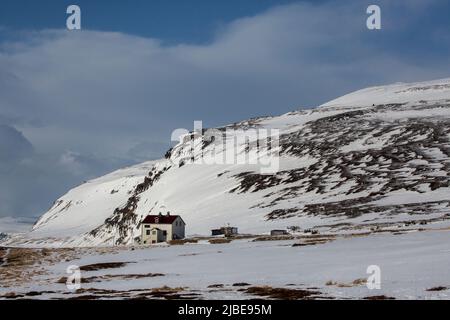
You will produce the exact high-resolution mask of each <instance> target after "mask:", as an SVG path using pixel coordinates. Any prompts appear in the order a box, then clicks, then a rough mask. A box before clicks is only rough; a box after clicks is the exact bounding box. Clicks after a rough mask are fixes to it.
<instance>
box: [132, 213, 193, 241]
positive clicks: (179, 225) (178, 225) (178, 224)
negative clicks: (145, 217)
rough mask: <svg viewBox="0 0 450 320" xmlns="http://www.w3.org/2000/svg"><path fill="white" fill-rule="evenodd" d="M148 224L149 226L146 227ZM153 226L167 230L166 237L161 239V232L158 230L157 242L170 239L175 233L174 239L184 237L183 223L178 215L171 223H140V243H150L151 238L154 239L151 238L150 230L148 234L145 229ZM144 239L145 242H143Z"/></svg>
mask: <svg viewBox="0 0 450 320" xmlns="http://www.w3.org/2000/svg"><path fill="white" fill-rule="evenodd" d="M147 226H149V227H150V228H146V227H147ZM153 228H158V229H160V230H162V231H166V232H167V237H166V239H165V240H164V239H162V237H163V236H162V232H160V235H159V238H158V240H157V241H158V242H162V241H170V240H173V239H174V235H176V237H175V238H176V239H183V238H184V237H185V224H184V222H183V220H182V219H181V218H180V217H177V218H176V219H175V221H174V222H173V224H156V223H147V224H142V226H141V243H142V244H150V243H152V242H151V241H152V240H155V238H153V239H152V234H151V232H150V235H147V230H151V229H153ZM145 241H146V242H145Z"/></svg>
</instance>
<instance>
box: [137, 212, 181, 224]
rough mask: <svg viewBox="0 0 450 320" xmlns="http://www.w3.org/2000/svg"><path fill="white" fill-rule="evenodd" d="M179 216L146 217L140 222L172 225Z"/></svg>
mask: <svg viewBox="0 0 450 320" xmlns="http://www.w3.org/2000/svg"><path fill="white" fill-rule="evenodd" d="M178 217H179V216H172V215H170V216H168V215H164V214H163V215H148V216H146V217H145V219H144V220H143V221H142V223H152V224H172V223H173V222H174V221H175V219H176V218H178Z"/></svg>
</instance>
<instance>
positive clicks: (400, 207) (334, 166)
mask: <svg viewBox="0 0 450 320" xmlns="http://www.w3.org/2000/svg"><path fill="white" fill-rule="evenodd" d="M227 129H228V130H231V129H234V130H237V131H234V135H233V136H232V137H227V138H228V139H232V138H234V137H235V135H236V136H237V138H239V135H240V134H242V131H239V130H248V129H255V130H256V129H257V130H261V129H279V130H280V138H279V147H278V148H276V150H275V149H271V148H269V147H267V146H266V147H264V146H263V147H261V145H262V144H261V143H260V141H253V142H252V141H248V142H246V141H245V140H243V141H244V142H243V143H241V144H240V145H237V147H236V150H237V152H238V154H239V155H242V156H247V157H248V158H249V159H251V158H252V157H256V159H259V158H263V157H264V156H265V155H267V154H268V153H271V152H274V151H277V152H279V155H280V157H279V170H278V171H276V172H271V173H265V172H261V166H260V165H257V164H198V163H195V162H198V161H197V160H198V157H200V156H201V155H204V154H207V153H209V152H213V151H215V152H217V147H218V142H217V141H216V140H211V139H207V138H205V137H203V136H202V135H200V134H198V133H196V134H194V133H191V134H188V135H186V136H184V137H183V141H182V142H181V143H179V144H178V145H176V146H175V147H174V148H173V149H171V150H169V151H168V153H167V154H166V157H165V158H164V159H161V160H158V161H151V162H145V163H142V164H139V165H136V166H133V167H129V168H124V169H121V170H117V171H115V172H113V173H110V174H108V175H105V176H103V177H100V178H97V179H94V180H90V181H88V182H86V183H84V184H82V185H80V186H78V187H76V188H74V189H72V190H70V191H69V192H68V193H67V194H65V195H64V196H62V197H61V198H59V199H57V200H56V201H55V203H54V204H53V206H52V207H51V208H50V209H49V210H48V212H46V213H45V214H43V215H42V217H41V218H40V219H39V221H38V222H37V223H36V224H35V225H34V226H33V229H32V231H31V232H29V233H23V234H17V235H13V236H10V237H9V238H7V239H6V240H3V243H2V244H3V245H8V244H14V245H21V246H105V245H106V246H108V245H113V244H132V243H134V239H135V238H136V237H137V236H138V234H139V224H140V221H141V220H142V219H143V218H144V217H145V216H146V215H147V214H149V213H151V214H157V213H158V212H163V213H165V212H167V211H170V212H171V213H173V214H179V215H181V216H182V217H183V219H184V220H185V221H186V223H187V228H186V232H187V234H188V235H207V234H209V232H210V229H212V228H215V227H219V226H222V225H225V224H227V223H230V224H231V225H235V226H237V227H239V231H240V232H241V233H266V232H268V231H270V230H271V229H274V228H286V227H289V226H298V227H300V229H301V230H305V229H311V228H313V229H318V230H320V232H324V231H333V232H337V233H346V232H354V231H355V230H357V231H360V232H364V231H367V230H373V229H374V228H379V227H396V226H398V225H402V226H403V225H405V224H407V225H408V224H410V223H411V222H414V223H421V224H422V225H423V226H426V225H430V224H432V223H437V222H446V221H448V219H449V218H450V215H449V213H450V207H449V203H450V158H449V157H450V79H444V80H436V81H430V82H422V83H414V84H394V85H388V86H380V87H373V88H367V89H363V90H360V91H356V92H354V93H350V94H348V95H345V96H343V97H340V98H337V99H335V100H332V101H330V102H328V103H325V104H323V105H322V106H320V107H318V108H314V109H309V110H299V111H294V112H290V113H287V114H284V115H281V116H277V117H264V118H256V119H251V120H248V121H242V122H239V123H235V124H232V125H229V126H225V127H222V128H217V130H218V131H219V132H224V131H225V130H227ZM238 140H239V139H238ZM227 151H230V150H227V149H226V148H225V149H224V150H221V151H220V152H219V153H224V154H225V153H226V152H227ZM256 151H258V153H257V152H256Z"/></svg>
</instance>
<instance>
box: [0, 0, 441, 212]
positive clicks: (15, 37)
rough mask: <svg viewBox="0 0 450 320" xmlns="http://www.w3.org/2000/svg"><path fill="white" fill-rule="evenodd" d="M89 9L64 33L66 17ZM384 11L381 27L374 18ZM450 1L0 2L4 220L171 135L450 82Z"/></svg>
mask: <svg viewBox="0 0 450 320" xmlns="http://www.w3.org/2000/svg"><path fill="white" fill-rule="evenodd" d="M70 4H77V5H79V7H80V8H81V27H82V29H81V30H72V31H70V30H67V29H66V19H67V17H68V15H67V14H66V8H67V6H68V5H70ZM370 4H377V5H379V6H380V8H381V21H382V27H381V30H369V29H367V27H366V19H367V17H368V15H367V13H366V9H367V7H368V5H370ZM449 12H450V2H448V1H446V0H442V1H440V0H431V1H421V0H398V1H387V0H386V1H364V0H363V1H361V0H354V1H342V0H341V1H288V0H285V1H275V0H239V1H238V0H227V1H219V0H216V1H212V0H192V1H173V0H165V1H162V0H161V1H157V0H152V1H147V0H145V1H144V0H132V1H103V0H95V1H93V0H89V1H75V0H72V1H63V0H47V1H46V0H42V1H39V2H37V1H33V2H31V1H25V0H14V1H13V0H2V1H1V2H0V217H38V216H40V215H41V214H42V213H43V212H44V211H45V210H46V209H47V208H48V207H50V206H51V204H52V202H53V201H54V200H56V199H57V198H58V197H59V196H61V195H63V194H64V193H66V192H67V191H68V190H69V189H70V188H72V187H74V186H76V185H78V184H79V183H82V182H83V181H85V180H87V179H91V178H94V177H97V176H100V175H102V174H105V173H107V172H109V171H111V170H114V169H118V168H120V167H123V166H127V165H131V164H135V163H139V162H142V161H146V160H150V159H157V158H160V157H162V156H163V154H164V152H165V151H166V150H167V149H168V148H169V147H170V145H171V141H170V136H171V132H172V131H173V130H174V129H177V128H186V129H188V130H192V129H193V122H194V120H201V121H203V125H204V127H214V126H219V125H225V124H228V123H232V122H235V121H240V120H244V119H248V118H251V117H256V116H264V115H278V114H282V113H285V112H288V111H292V110H296V109H300V108H306V107H314V106H317V105H320V104H321V103H324V102H326V101H328V100H331V99H333V98H336V97H338V96H340V95H343V94H346V93H348V92H351V91H354V90H357V89H360V88H363V87H367V86H373V85H380V84H388V83H394V82H400V81H401V82H415V81H422V80H431V79H439V78H448V77H450V71H449V70H450V68H449V66H450V55H449V53H450V50H449V49H450V31H449V30H450V28H449V27H450V16H449V14H448V13H449Z"/></svg>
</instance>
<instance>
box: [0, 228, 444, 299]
mask: <svg viewBox="0 0 450 320" xmlns="http://www.w3.org/2000/svg"><path fill="white" fill-rule="evenodd" d="M317 237H319V238H317ZM254 239H255V238H246V239H236V240H233V241H232V242H230V243H224V244H211V243H209V242H208V241H207V240H206V239H205V240H200V241H198V242H197V243H191V244H184V245H175V246H160V247H151V248H129V247H128V248H125V247H122V248H119V247H115V248H90V249H88V248H78V249H75V248H74V249H43V250H44V251H43V252H41V251H42V250H41V249H17V250H34V251H35V252H40V255H41V256H39V255H37V256H36V260H39V261H34V262H33V263H31V265H28V266H26V264H27V263H26V262H24V263H25V269H21V268H20V265H19V264H14V263H13V261H12V260H8V257H6V258H5V256H7V255H8V254H9V255H10V256H11V255H13V251H12V250H14V249H11V251H10V252H6V250H3V261H4V263H3V266H1V267H0V273H1V274H2V277H1V278H0V281H1V282H2V283H1V286H0V295H1V296H2V297H3V298H8V297H9V298H22V297H25V298H27V297H29V296H32V297H33V298H38V299H50V298H63V299H65V298H116V299H123V298H195V299H230V298H233V299H250V298H255V294H256V295H264V294H267V295H265V296H262V298H286V297H287V296H283V295H278V296H277V295H272V296H271V295H270V294H269V293H265V292H266V291H267V292H272V291H270V290H268V287H266V286H269V287H271V288H284V291H281V293H282V294H289V293H291V294H294V295H293V296H292V295H291V298H292V297H294V298H301V297H302V296H303V295H305V296H304V297H305V298H313V299H328V298H338V299H339V298H340V299H342V298H357V299H359V298H367V297H374V296H385V297H394V298H396V299H449V298H450V269H449V268H448V266H449V265H450V246H449V243H450V228H448V226H445V225H443V224H436V225H435V226H433V229H428V230H424V231H412V232H381V233H376V234H369V235H359V236H350V235H348V236H343V235H340V236H337V237H333V236H331V237H327V236H325V235H319V236H317V235H316V236H315V237H313V236H309V237H305V236H302V237H300V238H297V239H290V240H277V241H254ZM314 239H316V240H317V241H315V240H314ZM320 239H322V240H323V239H325V241H322V240H320ZM311 241H312V244H311V245H303V246H298V245H297V246H293V244H299V243H303V244H305V243H308V242H310V243H311ZM321 242H323V243H321ZM30 252H31V251H30ZM28 256H32V254H31V255H30V254H28ZM16 262H17V261H16ZM118 262H124V264H123V265H121V264H120V263H119V264H118ZM70 265H77V266H79V267H81V269H82V271H81V275H82V278H83V279H84V281H82V283H81V289H80V290H78V291H70V290H68V289H67V288H66V285H65V283H64V278H63V277H66V276H70V274H67V273H66V269H67V267H68V266H70ZM369 265H377V266H379V267H380V268H381V289H379V290H378V289H372V290H369V289H368V288H367V286H366V284H365V283H364V280H365V279H367V277H368V274H367V273H366V271H367V267H368V266H369ZM89 266H90V267H89ZM102 267H103V268H104V269H101V268H102ZM96 268H100V269H99V270H93V269H96ZM89 269H90V270H92V271H87V270H89ZM24 270H25V271H26V272H24ZM83 270H86V271H83ZM14 272H16V273H19V272H20V275H19V274H16V277H14ZM61 279H62V280H61ZM58 280H59V281H58ZM255 288H256V289H255ZM433 288H434V290H431V291H429V289H433ZM300 290H305V291H300ZM427 290H428V291H427ZM308 292H309V293H310V294H309V293H308ZM299 293H301V294H299ZM295 294H299V295H297V296H296V295H295ZM258 297H261V296H258Z"/></svg>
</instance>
